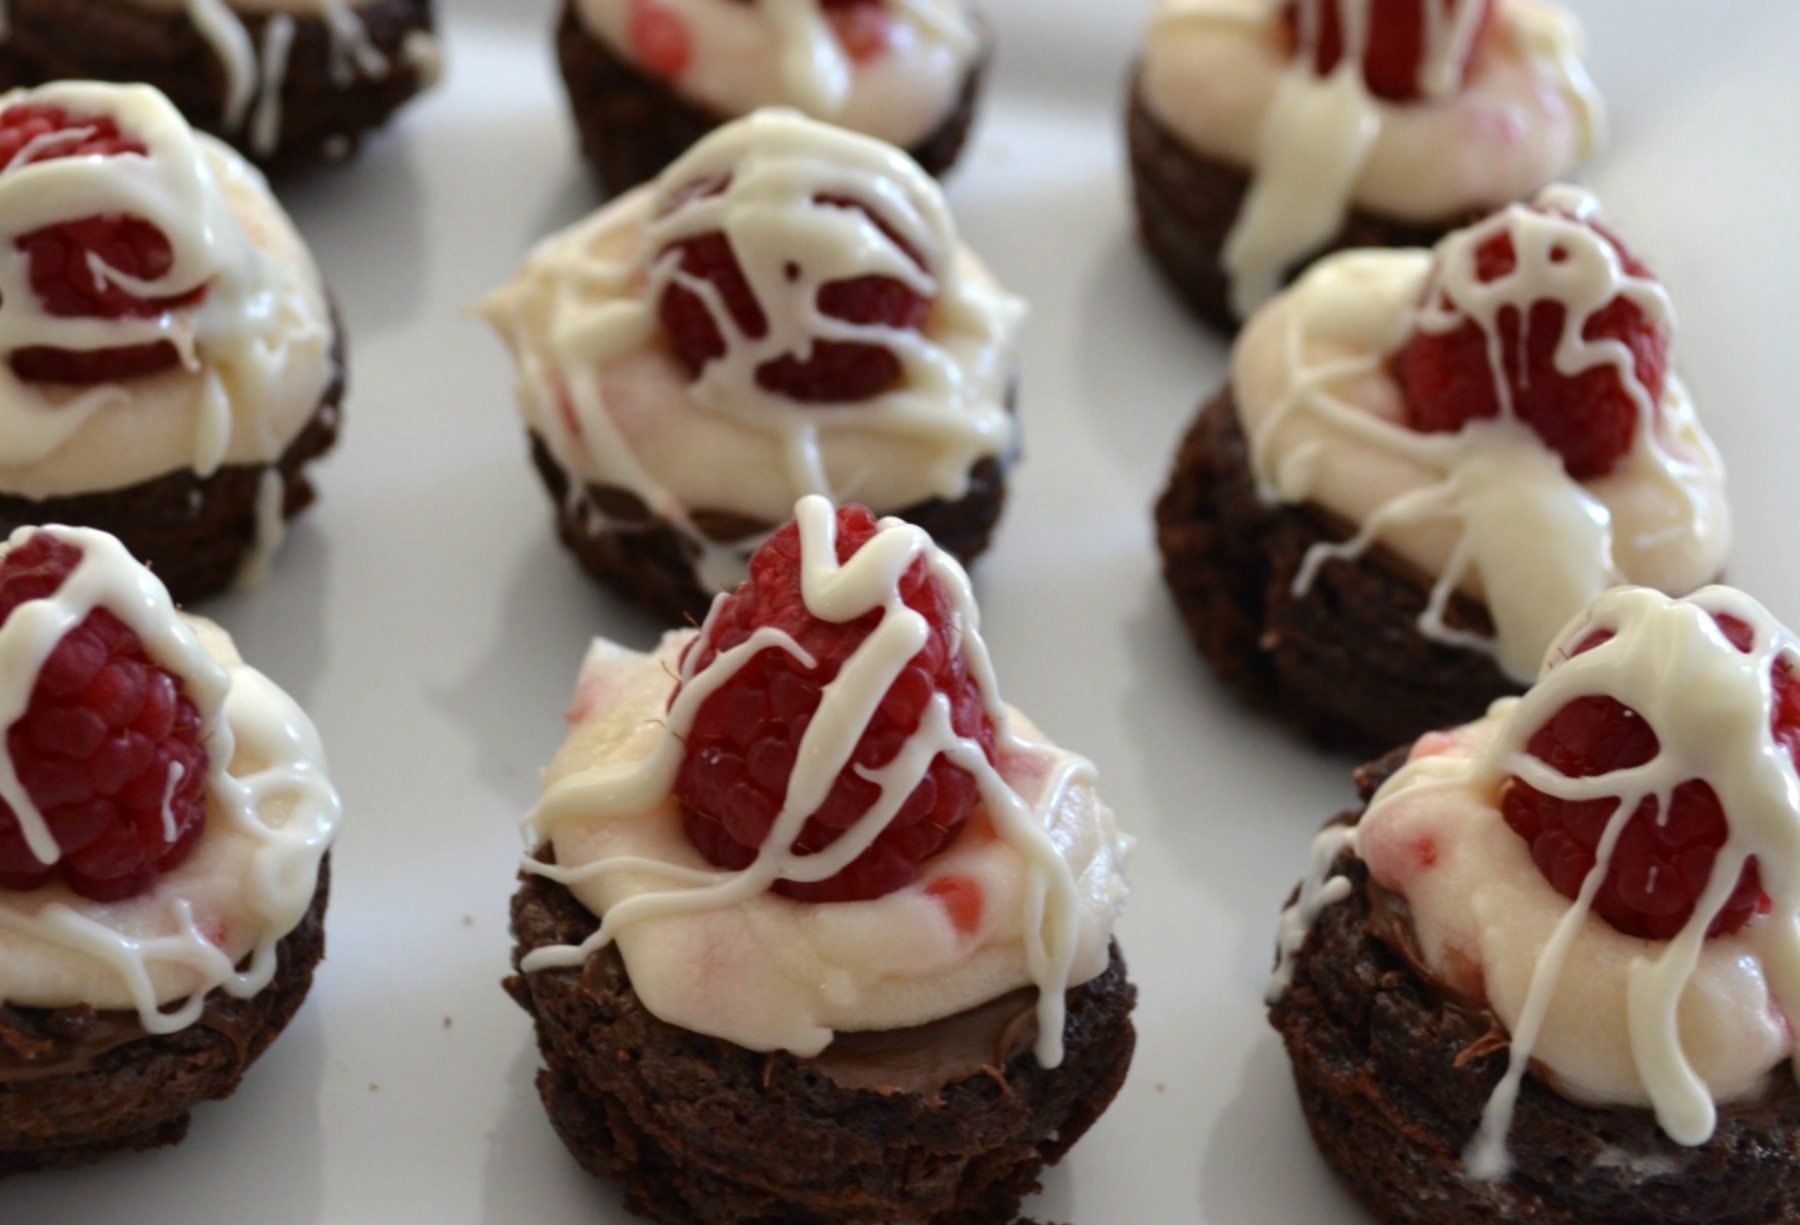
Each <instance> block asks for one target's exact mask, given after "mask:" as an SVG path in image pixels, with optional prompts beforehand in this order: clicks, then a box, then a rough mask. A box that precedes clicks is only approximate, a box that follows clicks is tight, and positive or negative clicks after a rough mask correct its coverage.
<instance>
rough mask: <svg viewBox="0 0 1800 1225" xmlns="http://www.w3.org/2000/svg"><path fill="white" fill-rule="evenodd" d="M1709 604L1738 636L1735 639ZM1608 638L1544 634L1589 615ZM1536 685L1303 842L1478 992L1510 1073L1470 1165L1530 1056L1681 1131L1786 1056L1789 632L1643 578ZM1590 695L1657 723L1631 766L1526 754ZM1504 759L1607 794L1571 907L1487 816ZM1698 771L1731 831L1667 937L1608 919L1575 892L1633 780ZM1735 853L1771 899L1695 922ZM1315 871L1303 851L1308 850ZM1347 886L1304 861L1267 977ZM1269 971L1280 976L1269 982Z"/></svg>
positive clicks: (1438, 744)
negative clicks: (1303, 883) (1364, 873)
mask: <svg viewBox="0 0 1800 1225" xmlns="http://www.w3.org/2000/svg"><path fill="white" fill-rule="evenodd" d="M1715 614H1724V615H1728V616H1731V617H1735V618H1737V619H1738V620H1739V621H1741V622H1743V623H1744V624H1746V625H1748V626H1750V627H1751V628H1752V630H1753V632H1754V636H1753V641H1752V643H1751V646H1750V650H1749V651H1748V652H1745V651H1741V650H1739V649H1738V648H1737V647H1736V646H1734V645H1732V644H1731V643H1730V642H1729V641H1727V640H1726V638H1725V636H1724V635H1723V633H1722V632H1721V631H1720V630H1719V628H1718V626H1717V624H1716V623H1715V622H1714V620H1713V616H1714V615H1715ZM1600 630H1606V631H1610V632H1611V633H1612V635H1613V637H1612V638H1611V639H1609V640H1608V641H1605V642H1603V643H1601V644H1600V645H1598V646H1594V647H1590V648H1588V649H1586V650H1583V651H1582V652H1581V653H1580V654H1578V655H1574V656H1572V657H1565V656H1564V651H1566V650H1568V649H1571V648H1572V647H1573V645H1574V644H1577V643H1583V642H1585V641H1586V640H1587V639H1588V638H1589V637H1590V636H1591V635H1593V634H1595V633H1596V632H1597V631H1600ZM1560 643H1561V645H1562V649H1561V650H1559V651H1558V652H1557V653H1556V654H1554V655H1552V656H1551V658H1550V659H1549V661H1548V663H1547V664H1546V668H1545V672H1544V674H1543V676H1542V677H1541V679H1540V680H1539V682H1538V684H1537V685H1536V686H1535V687H1533V688H1532V689H1531V691H1530V692H1529V693H1527V694H1526V695H1525V697H1524V698H1522V699H1505V700H1503V701H1501V702H1498V703H1496V704H1495V706H1494V708H1493V710H1492V711H1491V712H1490V713H1489V715H1488V716H1487V717H1486V718H1485V719H1482V720H1480V721H1478V722H1476V723H1473V724H1470V725H1468V726H1466V727H1462V728H1458V729H1456V730H1454V731H1451V732H1447V733H1433V734H1431V735H1428V736H1425V737H1424V738H1422V739H1421V740H1420V741H1419V742H1418V743H1417V744H1416V745H1414V746H1413V749H1412V753H1411V756H1410V759H1409V761H1408V763H1407V765H1406V766H1405V768H1404V769H1402V770H1401V771H1400V772H1398V773H1397V774H1395V775H1394V776H1393V777H1392V778H1391V779H1389V780H1388V782H1387V783H1386V784H1385V785H1384V786H1383V787H1382V788H1381V790H1380V791H1379V792H1378V793H1377V794H1376V796H1375V797H1374V799H1373V800H1372V801H1371V802H1370V804H1369V806H1368V810H1367V811H1366V812H1365V813H1364V815H1363V817H1362V820H1361V821H1360V823H1359V824H1358V825H1356V826H1355V827H1354V828H1353V829H1352V828H1338V829H1331V830H1327V831H1326V833H1325V835H1322V836H1321V841H1320V847H1319V852H1320V853H1319V859H1320V860H1323V861H1324V862H1325V863H1326V864H1327V865H1328V864H1329V861H1330V859H1331V858H1332V857H1333V856H1335V854H1336V853H1337V852H1338V851H1339V850H1348V851H1349V852H1350V853H1351V854H1354V855H1357V856H1359V857H1360V858H1361V859H1362V860H1363V861H1364V862H1365V863H1366V864H1367V865H1368V867H1369V872H1370V875H1371V877H1372V878H1373V879H1374V881H1375V882H1376V883H1377V884H1379V885H1380V886H1381V887H1382V888H1385V889H1388V890H1390V891H1391V892H1394V893H1397V894H1399V895H1401V896H1402V897H1404V898H1405V899H1406V901H1407V904H1408V907H1409V909H1410V912H1411V916H1412V923H1413V928H1414V932H1415V935H1416V937H1417V941H1418V947H1419V950H1420V952H1421V953H1422V954H1423V956H1424V958H1425V961H1426V963H1427V965H1428V966H1429V967H1430V969H1431V970H1432V972H1433V973H1434V974H1435V975H1437V976H1438V977H1439V978H1440V979H1441V980H1442V981H1443V982H1444V983H1446V984H1448V985H1449V986H1451V987H1452V988H1454V989H1456V990H1457V991H1459V992H1461V993H1462V994H1464V995H1465V996H1469V997H1471V998H1475V999H1479V1000H1485V1001H1486V1003H1487V1005H1488V1006H1489V1007H1490V1008H1492V1009H1493V1011H1494V1013H1495V1015H1496V1016H1497V1017H1498V1018H1499V1020H1500V1021H1501V1023H1502V1024H1503V1025H1504V1026H1505V1027H1506V1029H1507V1032H1508V1033H1509V1035H1510V1056H1509V1070H1508V1072H1507V1074H1506V1077H1505V1078H1504V1079H1503V1080H1502V1082H1501V1084H1500V1086H1499V1088H1498V1089H1497V1090H1496V1091H1495V1093H1494V1095H1493V1098H1492V1099H1491V1100H1490V1102H1489V1105H1488V1109H1487V1112H1486V1114H1485V1115H1484V1118H1483V1124H1482V1128H1481V1131H1480V1132H1479V1134H1478V1135H1477V1137H1476V1139H1475V1141H1474V1143H1473V1144H1472V1145H1471V1146H1470V1149H1469V1152H1468V1154H1467V1161H1468V1164H1469V1169H1470V1172H1471V1173H1472V1174H1474V1175H1475V1176H1477V1177H1482V1178H1503V1177H1505V1176H1506V1173H1507V1171H1508V1169H1509V1168H1510V1162H1509V1158H1508V1157H1507V1154H1506V1148H1505V1143H1506V1134H1507V1131H1508V1129H1509V1126H1510V1121H1511V1114H1512V1109H1513V1105H1514V1102H1515V1100H1516V1096H1517V1092H1518V1087H1519V1083H1520V1079H1521V1078H1522V1077H1523V1075H1524V1074H1525V1071H1526V1070H1527V1068H1528V1067H1529V1066H1530V1065H1531V1064H1533V1063H1536V1064H1537V1065H1538V1066H1540V1067H1542V1068H1544V1069H1547V1070H1548V1072H1549V1073H1550V1074H1551V1076H1552V1077H1553V1080H1554V1083H1555V1085H1556V1087H1557V1088H1558V1089H1559V1090H1561V1091H1562V1092H1564V1093H1566V1094H1567V1095H1569V1096H1570V1097H1573V1098H1575V1099H1577V1100H1580V1101H1583V1102H1590V1103H1594V1104H1597V1105H1629V1106H1639V1107H1649V1108H1651V1109H1653V1110H1654V1111H1655V1113H1656V1116H1657V1120H1658V1122H1659V1124H1660V1125H1661V1127H1662V1129H1663V1131H1664V1132H1665V1133H1666V1134H1667V1135H1668V1136H1669V1137H1670V1138H1671V1139H1673V1140H1675V1141H1676V1142H1677V1143H1680V1144H1686V1145H1695V1144H1701V1143H1704V1142H1705V1141H1706V1140H1707V1139H1708V1138H1709V1137H1710V1136H1711V1135H1712V1133H1713V1129H1714V1126H1715V1122H1716V1117H1717V1106H1716V1104H1715V1103H1729V1102H1735V1101H1743V1100H1746V1099H1751V1098H1754V1097H1756V1096H1758V1095H1759V1094H1761V1093H1762V1092H1764V1091H1765V1090H1766V1089H1767V1087H1768V1078H1769V1075H1770V1073H1771V1072H1772V1071H1773V1070H1774V1069H1775V1068H1777V1067H1778V1066H1779V1065H1780V1064H1782V1063H1783V1062H1784V1061H1786V1060H1788V1059H1790V1058H1791V1057H1792V1056H1793V1054H1794V1047H1795V1036H1794V1027H1793V1024H1792V1020H1791V1018H1792V1017H1793V1016H1794V1010H1795V1008H1796V1006H1800V779H1797V778H1796V776H1795V771H1794V766H1793V762H1792V759H1791V758H1790V756H1789V754H1788V752H1787V751H1786V749H1785V747H1783V746H1781V745H1779V744H1777V743H1776V741H1775V739H1774V736H1773V733H1772V725H1773V713H1772V712H1773V696H1772V690H1771V681H1770V669H1771V665H1772V663H1773V662H1774V661H1776V660H1777V659H1787V660H1794V659H1795V658H1796V655H1795V649H1796V647H1795V641H1794V639H1793V637H1792V635H1791V634H1790V633H1789V632H1788V631H1787V630H1785V629H1784V628H1783V627H1781V626H1780V625H1779V624H1777V623H1776V622H1775V621H1774V619H1773V618H1772V617H1770V615H1769V614H1768V612H1767V611H1766V610H1764V609H1763V608H1762V607H1761V606H1760V605H1758V604H1757V603H1756V602H1755V601H1753V600H1751V599H1750V598H1749V597H1747V596H1745V595H1743V594H1742V593H1740V592H1736V591H1732V590H1730V589H1728V588H1723V587H1709V588H1706V589H1704V590H1702V591H1700V592H1698V593H1696V594H1695V595H1693V596H1691V597H1689V598H1688V599H1685V600H1673V599H1670V598H1669V597H1667V596H1664V595H1662V594H1660V593H1658V592H1654V591H1650V590H1647V589H1643V588H1620V589H1617V590H1614V591H1611V592H1609V593H1607V594H1606V595H1605V596H1603V597H1602V598H1601V599H1600V600H1599V601H1597V602H1596V603H1595V604H1594V606H1593V607H1592V608H1591V609H1590V610H1588V611H1587V612H1586V613H1585V614H1584V615H1582V616H1580V617H1578V618H1577V619H1576V620H1575V621H1574V622H1572V623H1571V624H1570V625H1569V626H1568V627H1567V629H1566V631H1565V632H1564V633H1563V634H1562V635H1561V638H1560ZM1591 694H1608V695H1611V696H1612V697H1614V698H1615V699H1617V700H1618V701H1620V702H1622V703H1623V704H1624V705H1626V706H1628V707H1630V708H1631V709H1632V710H1634V711H1636V712H1638V714H1639V715H1641V716H1642V717H1643V718H1644V720H1645V721H1646V723H1647V724H1648V725H1649V726H1650V727H1651V728H1652V729H1653V730H1654V731H1655V733H1656V737H1657V741H1658V744H1659V751H1658V754H1657V756H1656V757H1655V758H1654V759H1652V760H1651V761H1649V762H1648V763H1646V764H1644V765H1642V766H1638V767H1634V768H1631V769H1625V770H1616V771H1613V772H1610V773H1606V774H1600V775H1595V776H1592V777H1588V778H1572V777H1569V776H1566V775H1563V774H1561V773H1558V772H1557V771H1555V770H1553V769H1552V768H1550V767H1549V766H1548V765H1546V764H1545V763H1544V762H1542V761H1540V760H1538V759H1537V758H1535V757H1533V756H1531V755H1530V754H1529V753H1528V752H1527V751H1526V746H1527V744H1528V742H1529V741H1530V738H1531V737H1532V735H1533V734H1534V733H1535V732H1536V731H1537V730H1538V729H1539V728H1541V727H1542V726H1543V725H1544V724H1545V723H1546V722H1547V721H1548V720H1549V719H1550V718H1551V717H1552V716H1553V715H1554V714H1555V713H1556V712H1557V711H1558V710H1560V709H1561V708H1562V707H1563V706H1564V705H1565V704H1567V703H1568V702H1570V701H1571V700H1573V699H1575V698H1578V697H1582V696H1586V695H1591ZM1510 775H1517V776H1519V777H1520V778H1522V779H1524V780H1525V781H1527V782H1528V783H1530V785H1531V786H1533V787H1535V788H1537V789H1538V790H1540V791H1542V792H1544V793H1546V794H1548V795H1551V796H1555V797H1558V798H1562V799H1566V800H1586V799H1597V798H1601V797H1611V798H1617V799H1618V800H1619V803H1618V804H1617V806H1616V807H1615V808H1614V809H1613V810H1612V816H1611V818H1610V819H1609V822H1608V825H1607V829H1606V833H1605V834H1604V836H1603V837H1602V839H1601V842H1600V846H1599V854H1598V856H1597V863H1596V866H1595V868H1594V870H1593V872H1591V873H1590V874H1589V876H1588V878H1587V880H1586V882H1585V883H1584V885H1583V887H1582V889H1581V892H1580V895H1579V897H1578V898H1577V900H1575V901H1573V902H1571V901H1570V900H1569V899H1568V898H1567V897H1564V896H1563V895H1562V894H1560V893H1558V892H1557V891H1556V890H1555V889H1554V888H1553V887H1552V886H1551V885H1550V884H1549V882H1548V881H1547V880H1546V879H1545V878H1544V876H1543V874H1542V873H1541V872H1540V871H1539V869H1538V868H1537V866H1536V865H1535V864H1534V863H1533V861H1532V858H1531V851H1530V848H1529V847H1528V845H1527V844H1526V842H1525V840H1524V839H1523V838H1521V837H1520V836H1519V835H1518V834H1516V833H1514V832H1513V830H1512V829H1511V828H1510V827H1509V826H1508V825H1507V824H1506V821H1505V818H1504V817H1503V816H1502V815H1501V811H1500V799H1501V791H1502V787H1503V785H1504V782H1505V780H1506V778H1507V777H1508V776H1510ZM1692 779H1700V780H1704V781H1705V782H1706V783H1707V784H1708V785H1710V786H1711V787H1712V789H1713V790H1714V791H1715V792H1716V793H1717V795H1718V797H1719V800H1720V802H1721V804H1722V806H1723V809H1724V812H1725V815H1726V819H1727V823H1728V829H1729V834H1728V838H1727V841H1726V842H1725V844H1724V846H1723V847H1722V848H1721V849H1720V851H1719V853H1718V856H1717V858H1716V859H1715V860H1714V863H1713V867H1712V872H1711V876H1710V878H1709V880H1708V883H1707V885H1706V888H1705V891H1704V892H1703V893H1702V895H1701V896H1700V899H1699V902H1698V905H1697V906H1696V907H1695V908H1694V913H1693V916H1692V918H1691V919H1690V920H1689V921H1688V923H1687V925H1686V926H1685V927H1684V928H1683V929H1682V930H1681V932H1680V933H1679V934H1678V935H1677V936H1676V937H1675V938H1674V939H1672V940H1668V941H1652V940H1643V939H1637V938H1634V937H1630V936H1626V935H1623V934H1622V933H1620V932H1619V931H1618V930H1616V929H1615V928H1613V927H1612V926H1611V925H1610V924H1609V923H1607V922H1606V921H1605V920H1604V919H1602V918H1600V917H1599V916H1598V915H1596V914H1594V913H1592V912H1591V911H1590V909H1589V907H1590V904H1591V900H1592V898H1593V896H1594V893H1595V891H1596V890H1597V889H1598V887H1599V884H1600V881H1601V880H1602V879H1603V878H1604V876H1605V873H1606V870H1607V866H1608V858H1609V856H1610V855H1611V849H1612V847H1613V846H1614V845H1615V844H1616V841H1617V838H1618V836H1619V832H1620V831H1621V830H1622V829H1623V827H1624V824H1625V822H1626V820H1627V819H1629V818H1630V817H1631V815H1632V814H1634V813H1635V812H1636V811H1637V808H1638V806H1639V804H1640V802H1641V801H1642V800H1643V799H1644V798H1645V797H1650V798H1651V799H1653V800H1655V801H1656V802H1657V803H1658V804H1659V806H1666V804H1667V802H1668V797H1669V795H1670V793H1671V792H1672V791H1673V790H1674V788H1675V787H1677V786H1678V785H1680V784H1681V783H1683V782H1686V781H1688V780H1692ZM1750 856H1755V857H1756V859H1757V862H1758V867H1759V870H1760V874H1761V879H1762V881H1763V886H1764V889H1765V891H1766V892H1767V893H1768V894H1769V896H1770V897H1771V898H1772V899H1773V908H1772V911H1771V912H1770V913H1768V914H1759V915H1757V916H1755V917H1753V918H1751V919H1750V921H1749V922H1748V924H1746V925H1745V926H1744V927H1743V928H1742V929H1740V930H1739V931H1737V932H1735V933H1732V934H1730V935H1724V936H1719V937H1716V938H1712V939H1708V938H1706V936H1705V932H1706V929H1707V927H1708V926H1709V925H1710V924H1711V923H1712V921H1713V918H1714V916H1715V915H1716V914H1718V913H1719V911H1720V910H1721V909H1722V908H1723V906H1724V905H1725V903H1726V900H1727V899H1728V897H1729V896H1730V895H1731V893H1732V891H1733V889H1734V888H1735V886H1736V884H1737V881H1738V879H1739V877H1740V875H1741V874H1742V871H1743V868H1744V864H1745V861H1746V860H1747V859H1748V858H1749V857H1750ZM1315 866H1316V865H1315ZM1347 893H1348V887H1347V883H1346V882H1345V881H1343V880H1342V879H1341V878H1330V877H1329V873H1328V871H1325V870H1318V871H1315V872H1314V873H1313V874H1312V875H1311V876H1310V877H1309V887H1308V888H1307V889H1306V890H1305V891H1304V894H1305V896H1303V898H1302V900H1301V903H1300V904H1299V905H1297V906H1296V907H1295V908H1293V909H1292V910H1290V913H1289V915H1288V916H1286V918H1284V924H1283V931H1284V936H1283V951H1284V957H1283V963H1284V972H1285V968H1286V965H1287V963H1288V961H1289V959H1290V958H1291V955H1292V953H1293V952H1294V951H1296V950H1297V949H1298V947H1299V945H1300V943H1301V942H1302V941H1303V940H1304V937H1305V930H1306V928H1307V927H1308V926H1310V923H1311V920H1312V917H1313V916H1314V915H1316V914H1317V913H1318V911H1319V910H1320V909H1322V908H1323V907H1324V906H1327V905H1331V904H1333V903H1335V902H1336V901H1337V900H1339V899H1341V898H1342V897H1343V896H1345V895H1346V894H1347ZM1283 985H1284V983H1283V982H1281V981H1279V980H1278V982H1277V984H1276V987H1275V990H1276V991H1277V992H1279V990H1280V989H1281V988H1282V986H1283Z"/></svg>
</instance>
